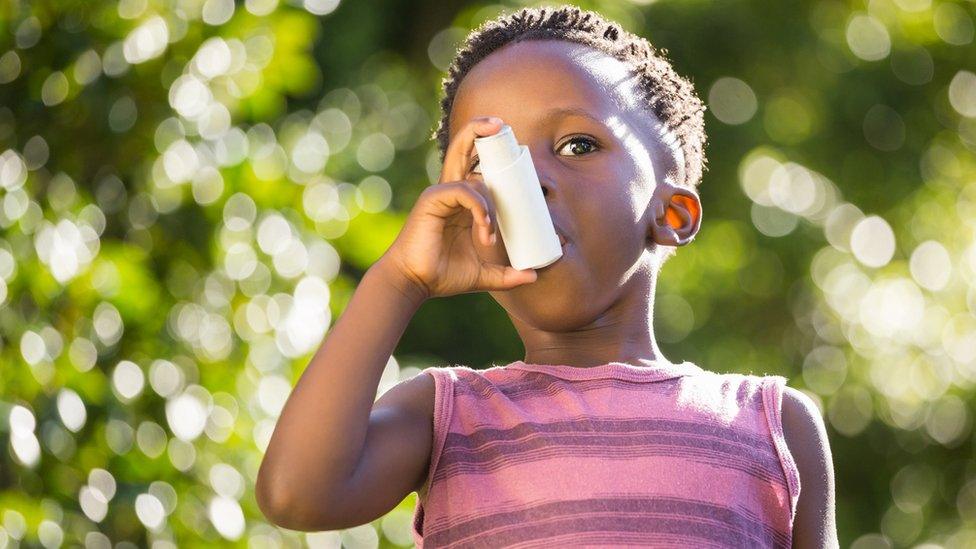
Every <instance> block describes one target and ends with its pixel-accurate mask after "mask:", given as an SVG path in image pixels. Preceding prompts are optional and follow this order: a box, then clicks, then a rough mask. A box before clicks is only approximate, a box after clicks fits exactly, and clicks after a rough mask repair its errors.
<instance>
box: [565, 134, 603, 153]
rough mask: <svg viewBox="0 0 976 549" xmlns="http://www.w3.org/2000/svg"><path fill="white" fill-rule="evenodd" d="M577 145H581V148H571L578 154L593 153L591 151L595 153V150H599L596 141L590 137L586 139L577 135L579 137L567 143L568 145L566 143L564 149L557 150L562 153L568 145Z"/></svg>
mask: <svg viewBox="0 0 976 549" xmlns="http://www.w3.org/2000/svg"><path fill="white" fill-rule="evenodd" d="M576 143H579V144H581V146H575V147H570V148H571V149H572V150H573V151H574V152H578V153H581V154H586V153H588V152H591V151H593V150H595V149H596V148H597V147H596V141H594V140H593V139H590V138H589V137H584V136H582V135H577V136H574V137H572V138H571V139H570V140H569V141H567V142H566V143H564V144H563V146H562V147H559V149H557V150H560V151H561V150H563V149H565V148H566V145H573V144H576ZM573 156H577V155H573Z"/></svg>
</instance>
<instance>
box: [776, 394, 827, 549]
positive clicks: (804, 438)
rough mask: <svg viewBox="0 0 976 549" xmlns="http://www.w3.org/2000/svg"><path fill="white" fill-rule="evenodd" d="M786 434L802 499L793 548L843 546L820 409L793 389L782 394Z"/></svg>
mask: <svg viewBox="0 0 976 549" xmlns="http://www.w3.org/2000/svg"><path fill="white" fill-rule="evenodd" d="M782 416H783V435H784V436H785V438H786V445H787V446H789V448H790V453H791V454H792V455H793V460H794V461H795V462H796V467H797V469H798V470H799V472H800V486H801V489H800V498H799V501H798V502H797V506H796V517H794V520H793V547H794V548H800V549H806V548H816V549H822V548H829V549H833V548H835V547H840V544H839V543H838V541H837V524H836V519H835V514H836V513H835V508H834V507H835V502H834V466H833V459H832V457H831V452H830V442H829V441H828V439H827V429H826V426H825V425H824V421H823V417H822V416H821V414H820V409H819V408H817V405H816V403H815V402H813V400H811V399H810V397H809V396H807V395H806V394H804V393H803V392H802V391H799V390H797V389H794V388H792V387H786V390H785V391H784V392H783V414H782Z"/></svg>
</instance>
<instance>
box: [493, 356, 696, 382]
mask: <svg viewBox="0 0 976 549" xmlns="http://www.w3.org/2000/svg"><path fill="white" fill-rule="evenodd" d="M505 368H509V369H513V370H522V371H526V372H539V373H544V374H549V375H552V376H555V377H558V378H562V379H567V380H587V379H600V378H617V379H630V380H634V381H660V380H662V379H671V378H675V377H680V376H687V375H694V374H699V373H703V372H704V370H703V369H702V368H701V367H699V366H698V365H696V364H694V363H692V362H688V361H683V362H681V363H673V362H671V361H669V360H667V359H658V360H650V359H637V360H636V363H635V364H630V363H627V362H608V363H606V364H600V365H597V366H587V367H577V366H569V365H566V364H532V363H527V362H524V361H521V360H516V361H515V362H512V363H511V364H508V365H507V366H505Z"/></svg>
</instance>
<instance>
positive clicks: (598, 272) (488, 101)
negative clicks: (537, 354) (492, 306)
mask: <svg viewBox="0 0 976 549" xmlns="http://www.w3.org/2000/svg"><path fill="white" fill-rule="evenodd" d="M635 84H636V81H635V77H634V76H632V74H631V71H630V70H629V69H628V68H627V67H626V65H624V64H623V63H622V62H620V61H618V60H616V59H614V58H612V57H610V56H608V55H606V54H604V53H602V52H599V51H597V50H594V49H592V48H589V47H586V46H582V45H579V44H575V43H571V42H566V41H562V40H541V41H540V40H530V41H524V42H518V43H515V44H509V45H508V46H505V47H504V48H502V49H500V50H498V51H496V52H494V53H492V54H491V55H489V56H488V57H486V58H485V59H483V60H482V61H481V62H479V63H478V64H477V65H475V66H474V67H473V68H472V69H471V71H470V72H469V73H468V74H467V75H466V76H465V78H464V80H463V81H462V82H461V85H460V87H459V89H458V93H457V95H456V97H455V101H454V105H453V108H452V112H451V117H450V121H449V122H450V128H449V129H450V135H451V137H452V138H453V136H454V135H456V134H457V131H458V130H459V129H460V127H461V126H463V125H464V124H465V123H467V122H468V121H469V120H471V119H472V118H474V117H479V116H498V117H500V118H501V119H502V120H503V121H504V122H505V123H506V124H508V125H510V126H511V127H512V130H513V131H514V133H515V137H516V138H517V139H518V141H519V143H520V144H523V145H527V146H528V148H529V150H530V152H531V154H532V161H533V163H534V164H535V168H536V171H537V172H538V174H539V181H540V183H541V184H542V186H543V194H544V195H545V198H546V203H547V204H548V206H549V211H550V214H551V217H552V220H553V223H554V224H555V226H556V227H557V228H559V229H561V230H562V232H563V234H564V235H565V236H566V238H567V240H568V244H567V245H566V247H565V248H564V250H563V254H564V255H563V257H562V258H561V259H559V260H558V261H556V262H555V263H553V264H551V265H549V266H547V267H544V268H542V269H538V279H537V280H536V281H535V282H534V283H531V284H527V285H523V286H519V287H517V288H514V289H512V290H508V291H495V292H491V295H492V297H493V298H494V299H495V300H496V301H498V302H499V303H500V304H501V305H502V306H503V307H504V308H505V310H506V311H508V313H509V315H510V316H511V317H512V320H513V322H514V323H515V324H516V328H518V329H519V331H520V332H523V330H522V328H527V327H526V326H525V324H523V323H527V324H528V325H529V327H528V329H530V330H531V329H532V328H537V329H542V330H546V331H569V330H571V329H573V327H574V326H575V327H579V326H585V325H588V324H590V323H591V322H592V321H593V320H594V319H596V318H597V317H599V316H600V315H601V314H603V313H604V312H606V310H607V309H608V308H609V307H610V306H611V305H612V304H614V303H615V302H618V301H629V300H630V299H629V298H628V294H631V295H630V298H633V304H634V305H636V304H637V303H638V302H641V301H642V302H643V303H645V304H648V303H649V302H650V297H651V296H650V295H647V292H648V287H647V282H648V280H647V279H650V278H653V275H654V273H653V271H654V269H655V268H656V267H655V264H654V259H655V258H654V249H655V248H654V241H653V235H652V231H651V224H650V223H651V220H652V217H653V216H654V212H653V208H651V207H650V199H651V193H652V191H653V190H654V187H655V184H656V183H655V181H656V179H655V178H662V177H666V176H668V177H673V178H675V179H677V177H678V172H677V171H676V170H677V168H676V165H675V162H674V160H673V158H672V157H671V155H670V154H668V153H667V151H666V149H665V147H666V145H664V143H663V142H662V141H661V139H660V137H658V134H657V128H658V127H659V126H660V123H659V121H658V120H657V118H656V117H655V116H654V115H653V114H652V113H650V112H648V111H647V110H646V109H644V108H643V107H641V106H640V105H639V104H638V94H637V93H636V91H635ZM559 109H576V110H578V111H579V112H582V113H587V114H588V115H589V117H586V116H583V115H580V114H566V113H560V112H558V111H559ZM590 117H591V118H590ZM476 152H477V151H475V150H472V151H471V154H472V155H473V154H476ZM468 165H470V164H468ZM476 170H477V168H476ZM479 171H480V170H479ZM480 177H481V175H480V173H477V171H476V172H472V173H469V174H468V176H467V178H468V179H478V178H480ZM498 248H501V247H498ZM493 252H495V253H496V254H504V250H501V251H499V250H498V249H496V250H493ZM490 259H491V260H493V261H495V262H497V263H505V257H504V255H502V256H501V257H493V258H490ZM642 280H643V281H642ZM650 284H651V287H650V290H651V291H653V282H650ZM522 335H523V336H524V335H525V334H524V333H523V334H522ZM524 339H525V338H524V337H523V340H524Z"/></svg>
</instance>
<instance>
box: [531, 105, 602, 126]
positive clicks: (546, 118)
mask: <svg viewBox="0 0 976 549" xmlns="http://www.w3.org/2000/svg"><path fill="white" fill-rule="evenodd" d="M561 116H580V117H583V118H588V119H590V120H592V121H593V122H596V123H597V124H600V125H601V126H603V125H605V124H603V122H601V121H600V120H597V118H596V117H594V116H593V115H592V114H590V113H589V112H587V111H586V109H583V108H581V107H562V108H558V109H550V110H548V111H546V113H545V114H543V115H542V116H540V117H539V118H537V119H536V122H537V123H539V124H547V123H549V122H552V121H553V120H555V119H556V118H559V117H561Z"/></svg>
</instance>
